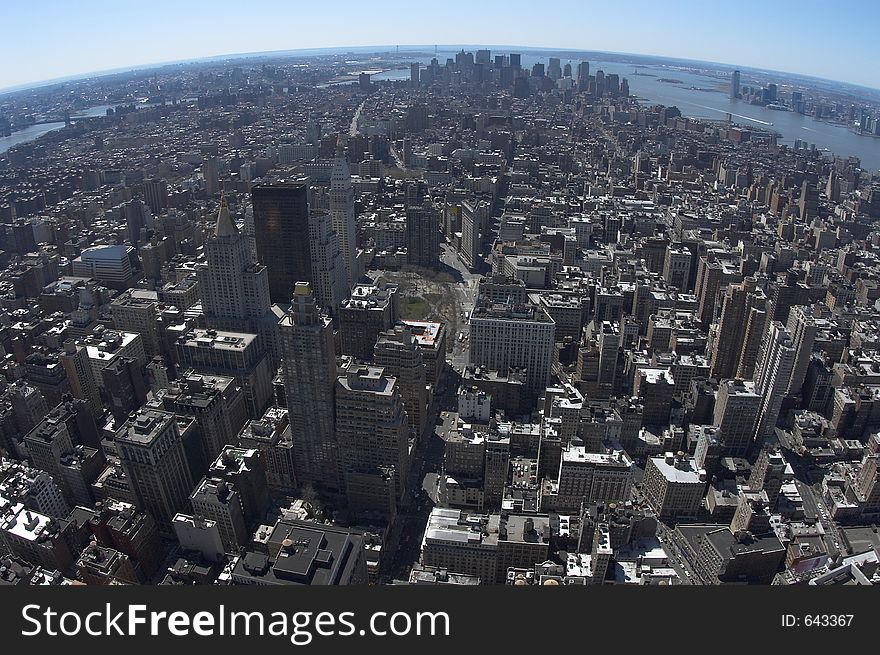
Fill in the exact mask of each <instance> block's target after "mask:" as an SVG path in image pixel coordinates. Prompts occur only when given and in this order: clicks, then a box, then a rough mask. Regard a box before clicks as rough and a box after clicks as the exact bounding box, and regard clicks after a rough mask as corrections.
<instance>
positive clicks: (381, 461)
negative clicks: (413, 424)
mask: <svg viewBox="0 0 880 655" xmlns="http://www.w3.org/2000/svg"><path fill="white" fill-rule="evenodd" d="M336 432H337V438H338V441H339V454H340V460H341V462H342V469H343V473H344V476H345V481H346V482H345V484H346V494H347V496H348V500H349V506H350V507H351V508H353V509H361V510H375V511H382V512H387V511H389V509H390V513H393V511H394V508H395V506H396V504H397V503H396V501H398V500H399V499H400V498H401V496H402V494H403V493H404V491H405V489H406V481H407V476H408V474H409V447H408V439H407V437H408V430H407V419H406V412H405V411H404V409H403V401H402V399H401V396H400V390H399V388H398V384H397V380H396V379H395V378H393V377H390V376H389V375H387V374H386V373H385V370H384V369H383V368H379V367H375V366H365V365H362V364H352V365H351V366H350V367H349V369H348V370H347V371H346V374H345V375H344V376H340V377H339V378H338V380H337V384H336Z"/></svg>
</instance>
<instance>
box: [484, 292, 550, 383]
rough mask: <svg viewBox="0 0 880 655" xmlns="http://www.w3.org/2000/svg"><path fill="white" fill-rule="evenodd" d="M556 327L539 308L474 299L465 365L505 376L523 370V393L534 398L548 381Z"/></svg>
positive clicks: (529, 305) (532, 304) (533, 305)
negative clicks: (475, 302)
mask: <svg viewBox="0 0 880 655" xmlns="http://www.w3.org/2000/svg"><path fill="white" fill-rule="evenodd" d="M555 332H556V324H555V323H554V322H553V319H552V318H550V316H549V315H548V314H547V312H546V311H545V310H544V309H542V308H541V307H540V306H538V305H536V304H534V303H532V302H531V301H529V302H528V303H526V304H522V305H514V304H498V305H496V304H493V303H491V302H489V301H487V300H486V299H485V298H480V299H478V300H477V304H476V306H475V307H474V310H473V313H472V314H471V327H470V346H471V347H470V351H469V354H468V363H469V364H472V365H476V366H485V367H488V368H489V369H491V370H495V371H498V372H499V373H500V374H502V375H506V374H507V373H508V372H509V370H510V369H511V368H518V369H525V373H526V384H525V389H526V394H527V395H528V396H530V397H531V398H532V399H535V398H537V397H538V396H539V395H540V394H541V393H543V391H544V389H546V388H547V384H548V383H549V382H550V366H551V364H552V361H553V344H554V337H555Z"/></svg>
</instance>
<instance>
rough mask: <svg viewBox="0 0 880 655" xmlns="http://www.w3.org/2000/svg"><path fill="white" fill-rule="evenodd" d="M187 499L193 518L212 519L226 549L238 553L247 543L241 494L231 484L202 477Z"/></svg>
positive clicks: (217, 479)
mask: <svg viewBox="0 0 880 655" xmlns="http://www.w3.org/2000/svg"><path fill="white" fill-rule="evenodd" d="M189 500H190V503H191V504H192V512H193V516H194V517H197V518H199V519H202V520H208V521H214V522H215V524H216V526H217V529H218V531H219V532H220V539H221V541H222V542H223V549H224V551H225V552H227V553H237V552H239V549H240V548H241V547H242V546H246V545H247V543H248V537H249V535H248V529H247V523H246V521H245V518H244V510H243V509H242V500H241V494H240V493H239V490H238V488H237V486H236V485H235V484H234V483H230V482H227V481H225V480H222V479H219V478H202V479H201V481H200V482H199V483H198V484H197V485H196V487H195V489H193V492H192V494H191V495H190V498H189Z"/></svg>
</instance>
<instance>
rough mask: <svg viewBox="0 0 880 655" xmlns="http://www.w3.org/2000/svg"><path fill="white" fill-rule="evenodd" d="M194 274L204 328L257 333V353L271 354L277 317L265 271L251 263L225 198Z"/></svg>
mask: <svg viewBox="0 0 880 655" xmlns="http://www.w3.org/2000/svg"><path fill="white" fill-rule="evenodd" d="M302 241H306V242H308V240H307V239H302ZM197 272H198V278H199V286H200V287H201V293H202V311H203V312H204V314H205V319H206V320H207V323H208V326H209V327H212V328H214V329H218V330H232V331H234V332H245V333H252V334H258V335H259V336H260V344H259V348H260V350H265V351H272V352H273V354H274V353H275V351H276V336H275V333H276V328H277V321H278V318H277V316H276V315H275V314H273V313H272V311H271V310H270V299H269V279H268V271H267V270H266V267H265V266H263V265H262V264H260V263H259V262H257V261H254V256H253V252H252V251H251V248H250V239H249V237H248V236H247V235H246V234H244V233H242V232H240V231H239V229H238V227H237V226H236V224H235V222H234V221H233V220H232V217H231V216H230V214H229V208H228V207H227V206H226V200H225V199H221V201H220V213H219V215H218V216H217V225H216V227H215V228H214V234H213V235H211V236H210V237H208V239H207V241H206V242H205V262H204V263H203V264H201V265H200V266H199V268H198V271H197Z"/></svg>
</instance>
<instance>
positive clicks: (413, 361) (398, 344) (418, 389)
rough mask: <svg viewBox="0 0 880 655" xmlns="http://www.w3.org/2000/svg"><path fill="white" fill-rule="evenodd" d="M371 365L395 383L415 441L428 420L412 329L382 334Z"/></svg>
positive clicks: (422, 370)
mask: <svg viewBox="0 0 880 655" xmlns="http://www.w3.org/2000/svg"><path fill="white" fill-rule="evenodd" d="M373 361H374V362H375V364H376V366H381V367H382V368H384V369H385V372H386V373H387V374H388V375H389V376H391V377H394V378H396V379H397V386H398V387H399V388H400V395H401V397H402V398H403V407H404V409H405V410H406V418H407V425H408V426H409V432H410V436H412V437H415V438H416V439H418V438H419V436H421V434H422V431H423V430H424V429H425V425H426V423H427V420H428V389H427V386H426V380H425V378H426V375H425V364H424V362H423V361H422V350H421V348H419V343H418V339H417V338H416V336H415V335H414V334H413V331H412V328H410V327H408V326H406V325H398V326H395V328H394V329H393V330H390V331H388V332H382V333H381V334H380V335H379V339H378V340H377V341H376V348H375V351H374V353H373Z"/></svg>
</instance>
